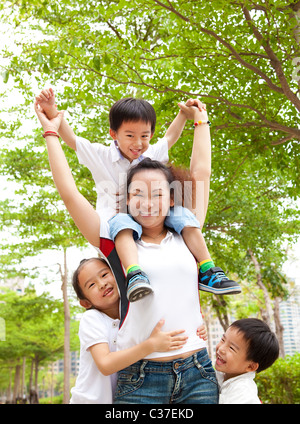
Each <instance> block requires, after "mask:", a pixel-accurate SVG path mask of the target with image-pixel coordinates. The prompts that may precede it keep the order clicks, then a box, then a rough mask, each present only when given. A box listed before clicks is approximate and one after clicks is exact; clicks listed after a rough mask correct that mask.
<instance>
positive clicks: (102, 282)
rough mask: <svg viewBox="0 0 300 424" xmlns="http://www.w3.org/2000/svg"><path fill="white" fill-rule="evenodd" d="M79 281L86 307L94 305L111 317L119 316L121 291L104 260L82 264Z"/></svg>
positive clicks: (83, 302)
mask: <svg viewBox="0 0 300 424" xmlns="http://www.w3.org/2000/svg"><path fill="white" fill-rule="evenodd" d="M78 281H79V285H80V288H81V290H82V293H83V295H84V297H85V299H83V300H80V304H81V306H83V307H84V308H87V309H89V308H91V307H94V308H95V309H98V310H100V311H102V312H104V313H106V314H107V315H108V316H110V317H111V318H117V316H116V312H117V313H118V306H119V291H118V288H117V284H116V280H115V277H114V276H113V274H112V272H111V270H110V268H109V266H108V265H106V264H105V263H104V262H101V261H98V260H90V261H88V262H87V263H85V264H84V265H83V266H82V269H81V270H80V272H79V275H78Z"/></svg>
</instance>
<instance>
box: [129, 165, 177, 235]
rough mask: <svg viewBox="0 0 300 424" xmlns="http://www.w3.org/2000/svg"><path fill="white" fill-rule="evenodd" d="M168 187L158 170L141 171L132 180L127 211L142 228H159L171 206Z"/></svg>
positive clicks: (162, 174) (163, 176) (171, 201)
mask: <svg viewBox="0 0 300 424" xmlns="http://www.w3.org/2000/svg"><path fill="white" fill-rule="evenodd" d="M173 204H174V203H173V200H172V199H171V197H170V186H169V183H168V181H167V179H166V177H165V175H164V173H163V172H162V171H160V170H159V169H143V170H140V171H138V172H137V173H136V174H135V175H134V176H133V178H132V180H131V183H130V186H129V187H128V209H129V213H130V214H131V215H132V216H133V217H134V219H135V220H136V221H137V222H138V223H139V224H141V226H142V227H144V228H154V227H157V226H161V225H163V223H164V220H165V218H166V216H167V215H168V212H169V209H170V206H173Z"/></svg>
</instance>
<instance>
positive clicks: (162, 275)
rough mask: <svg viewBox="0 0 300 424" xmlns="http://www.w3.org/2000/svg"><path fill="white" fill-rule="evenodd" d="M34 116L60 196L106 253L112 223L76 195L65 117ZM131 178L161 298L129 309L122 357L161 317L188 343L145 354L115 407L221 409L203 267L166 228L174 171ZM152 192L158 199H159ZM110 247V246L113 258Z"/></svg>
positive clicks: (155, 165) (133, 204)
mask: <svg viewBox="0 0 300 424" xmlns="http://www.w3.org/2000/svg"><path fill="white" fill-rule="evenodd" d="M35 110H36V113H37V115H38V118H39V120H40V122H41V124H42V126H43V128H44V131H45V134H44V136H45V138H46V142H47V149H48V155H49V161H50V166H51V170H52V175H53V179H54V182H55V184H56V186H57V189H58V191H59V193H60V195H61V197H62V199H63V201H64V203H65V205H66V207H67V209H68V211H69V213H70V214H71V216H72V217H73V219H74V222H75V223H76V225H77V227H78V228H79V230H80V231H81V232H82V234H83V235H84V236H85V237H86V239H87V240H88V241H89V242H90V243H91V244H92V245H94V246H96V247H98V246H99V245H100V246H101V240H100V235H101V237H104V238H105V240H106V241H107V240H108V239H109V236H108V234H109V228H108V223H107V221H101V217H100V216H99V215H98V214H97V212H96V211H95V210H94V209H93V207H92V206H91V205H90V204H89V202H88V201H87V200H86V199H85V198H84V197H83V196H82V195H81V194H80V192H79V191H78V190H77V188H76V185H75V182H74V180H73V177H72V174H71V172H70V169H69V167H68V164H67V161H66V158H65V156H64V154H63V151H62V148H61V145H60V143H59V141H58V138H57V130H58V128H59V125H60V121H61V118H62V115H63V114H62V113H59V114H58V116H57V117H56V118H54V119H53V120H51V121H49V120H48V119H47V117H46V116H45V114H44V113H43V112H41V111H40V110H39V108H38V106H37V105H36V106H35ZM194 113H195V116H194V121H199V120H201V119H200V118H201V116H199V113H200V112H199V110H197V109H195V111H194ZM199 128H201V125H199V126H197V127H196V128H195V132H194V146H193V153H192V160H191V164H196V168H197V166H198V163H199V157H198V154H199V151H201V148H200V144H201V137H200V135H201V131H200V132H199ZM200 162H201V158H200ZM193 175H194V177H195V178H196V179H197V171H195V170H193ZM129 176H130V178H131V183H132V184H130V187H131V188H132V191H131V192H130V193H128V202H129V212H130V209H131V208H135V210H136V211H138V212H139V213H138V214H135V220H136V222H138V223H139V224H140V225H141V227H142V236H141V240H140V241H139V242H137V243H136V245H137V248H138V255H139V260H140V261H141V263H142V264H143V266H144V267H145V270H146V272H149V276H150V277H151V282H152V283H153V286H154V288H155V293H154V294H152V295H149V296H147V297H145V298H144V299H141V301H139V302H134V303H130V304H129V305H128V311H127V313H126V315H125V317H123V320H122V324H121V328H120V330H119V332H118V339H117V343H118V350H123V349H128V348H131V347H133V346H135V345H137V344H139V343H140V342H143V341H145V340H146V339H147V338H148V337H149V336H150V334H151V332H152V330H153V327H154V325H153V320H154V319H155V320H156V322H155V324H156V323H157V321H158V320H157V317H158V316H159V320H160V319H164V326H163V329H164V330H165V331H167V332H168V331H174V329H175V328H178V327H177V325H178V322H180V323H181V322H182V324H183V325H180V328H184V330H185V336H187V337H188V339H186V343H185V344H184V345H183V346H182V347H181V348H179V349H176V350H175V351H174V352H173V354H172V355H170V354H169V353H167V352H161V353H159V352H153V353H152V354H146V355H145V356H144V359H143V360H141V361H138V362H135V363H134V364H133V365H132V366H131V367H128V368H126V369H125V370H124V371H122V372H120V373H119V376H118V386H117V390H116V395H115V402H116V403H141V402H143V403H218V388H217V381H216V377H215V373H214V370H213V368H212V364H211V361H210V359H209V358H208V355H207V351H206V344H205V342H204V341H203V340H200V339H199V338H198V337H197V334H196V332H197V328H198V327H199V326H200V325H201V324H202V322H203V320H202V315H201V311H200V304H199V295H198V282H197V278H198V272H197V264H196V261H195V259H194V257H193V255H192V254H191V252H190V251H189V249H188V248H187V246H186V245H185V243H184V240H183V238H182V236H180V235H178V234H173V233H171V232H170V231H168V230H167V228H166V227H165V218H166V216H167V215H168V211H169V208H170V207H172V206H173V199H172V196H171V194H170V190H169V184H170V181H171V180H170V179H171V176H170V172H169V169H168V168H166V167H165V166H164V165H162V164H161V163H160V162H157V161H151V159H149V160H148V161H147V160H144V161H142V162H140V164H139V165H137V167H136V168H134V169H133V170H132V171H131V175H129ZM153 183H154V184H153ZM153 186H154V187H155V190H157V192H156V193H154V192H153V188H152V187H153ZM127 187H129V185H127ZM146 187H147V190H146V189H145V188H146ZM152 205H154V206H155V207H154V208H153V207H152ZM152 210H154V212H155V213H152V212H151V211H152ZM111 243H112V242H110V243H108V244H109V246H110V250H111V251H112V250H113V248H112V246H111ZM101 250H102V249H101ZM153 263H155V265H156V266H155V267H153V266H152V265H153ZM161 264H163V272H162V267H161ZM158 293H159V296H158V295H157V294H158Z"/></svg>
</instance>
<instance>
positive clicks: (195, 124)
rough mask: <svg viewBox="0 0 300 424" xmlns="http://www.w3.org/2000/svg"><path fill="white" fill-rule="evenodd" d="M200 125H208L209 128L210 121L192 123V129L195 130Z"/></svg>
mask: <svg viewBox="0 0 300 424" xmlns="http://www.w3.org/2000/svg"><path fill="white" fill-rule="evenodd" d="M201 124H208V125H209V126H211V122H210V121H198V122H194V128H196V127H197V126H198V125H201Z"/></svg>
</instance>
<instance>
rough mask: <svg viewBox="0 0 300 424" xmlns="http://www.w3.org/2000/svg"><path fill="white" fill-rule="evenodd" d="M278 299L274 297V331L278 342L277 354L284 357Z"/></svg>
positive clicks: (282, 328)
mask: <svg viewBox="0 0 300 424" xmlns="http://www.w3.org/2000/svg"><path fill="white" fill-rule="evenodd" d="M280 300H281V299H280V297H275V299H274V321H275V332H276V336H277V340H278V343H279V356H280V357H281V358H284V356H285V352H284V343H283V331H284V327H283V325H282V324H281V321H280V311H279V303H280Z"/></svg>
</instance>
